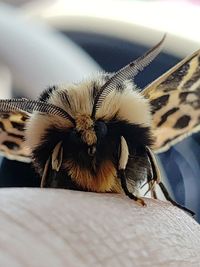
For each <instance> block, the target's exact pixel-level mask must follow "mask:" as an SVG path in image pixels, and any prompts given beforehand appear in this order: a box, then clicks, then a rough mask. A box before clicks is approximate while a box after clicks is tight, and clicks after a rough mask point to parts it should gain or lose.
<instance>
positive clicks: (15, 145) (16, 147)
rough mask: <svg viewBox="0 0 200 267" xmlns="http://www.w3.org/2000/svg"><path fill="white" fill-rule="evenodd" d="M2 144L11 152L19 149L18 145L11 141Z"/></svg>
mask: <svg viewBox="0 0 200 267" xmlns="http://www.w3.org/2000/svg"><path fill="white" fill-rule="evenodd" d="M2 144H3V145H4V146H6V147H7V148H9V149H11V150H18V149H19V145H18V144H16V143H14V142H11V141H4V142H3V143H2Z"/></svg>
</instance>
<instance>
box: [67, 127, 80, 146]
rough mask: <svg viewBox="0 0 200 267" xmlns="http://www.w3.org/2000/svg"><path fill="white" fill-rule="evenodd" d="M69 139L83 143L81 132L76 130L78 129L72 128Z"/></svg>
mask: <svg viewBox="0 0 200 267" xmlns="http://www.w3.org/2000/svg"><path fill="white" fill-rule="evenodd" d="M69 140H70V142H72V143H75V144H78V145H79V144H80V143H82V141H81V136H80V134H79V133H78V132H77V131H76V130H72V131H71V132H70V134H69Z"/></svg>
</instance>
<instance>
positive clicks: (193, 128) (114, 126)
mask: <svg viewBox="0 0 200 267" xmlns="http://www.w3.org/2000/svg"><path fill="white" fill-rule="evenodd" d="M164 38H165V37H164ZM164 38H163V39H162V40H161V41H160V42H159V43H158V44H157V45H156V46H155V47H153V48H152V49H150V50H149V51H147V53H146V54H144V55H143V56H141V57H140V58H138V59H136V60H135V61H133V62H131V63H129V64H128V65H126V66H125V67H123V68H122V69H120V70H119V71H117V72H116V73H114V74H109V73H102V74H98V75H97V76H96V77H95V78H94V79H91V80H88V81H84V82H82V83H80V84H70V85H66V86H53V87H50V88H48V89H47V90H45V91H43V92H42V94H41V95H40V97H39V99H38V100H28V99H7V100H0V114H1V115H0V129H1V132H0V150H1V153H2V154H3V155H4V156H6V157H8V158H10V159H15V160H22V161H26V162H28V161H32V163H33V165H34V167H35V169H36V171H37V172H38V173H39V174H40V176H41V187H54V188H68V189H76V190H85V191H94V192H118V193H120V192H124V193H125V194H126V195H127V196H128V197H130V198H131V199H134V200H135V201H137V202H139V203H141V204H142V205H145V202H144V200H143V199H142V198H140V197H138V196H137V189H138V187H140V186H141V184H142V183H145V182H147V183H148V185H149V190H150V191H151V193H152V196H153V197H154V198H156V197H157V196H156V190H155V184H156V183H157V184H158V185H159V186H160V188H161V190H162V192H163V193H164V195H165V197H166V199H167V200H169V201H170V202H171V203H172V204H174V205H176V206H178V207H180V208H182V209H184V210H186V211H188V212H190V213H191V214H193V212H191V211H190V210H188V209H187V208H185V207H182V206H180V205H179V204H178V203H176V202H175V201H174V200H173V199H172V198H171V197H170V196H169V194H168V192H167V190H166V188H165V186H164V184H163V183H162V181H161V177H160V173H159V168H158V165H157V163H156V160H155V156H154V153H159V152H160V151H164V150H167V149H168V148H169V147H170V146H171V145H173V144H174V143H176V142H178V141H180V140H182V139H183V138H185V137H186V136H188V135H190V134H192V133H193V132H197V131H198V130H199V129H200V124H199V122H200V90H199V88H200V51H197V52H196V53H194V54H193V55H192V56H190V57H188V58H186V59H184V60H183V61H182V62H180V63H179V64H178V65H177V66H175V67H174V68H172V69H171V70H170V71H169V72H167V73H166V74H164V75H163V76H161V77H160V78H159V79H158V80H156V81H155V82H153V83H152V84H150V85H149V86H147V88H145V89H144V90H143V91H141V92H140V91H139V90H137V88H136V85H135V84H134V83H133V82H132V80H133V79H134V77H135V76H136V75H137V74H138V72H140V71H142V70H143V69H144V68H145V67H146V66H147V65H149V63H151V61H152V60H153V59H154V58H155V57H156V56H157V55H158V54H159V52H160V51H161V48H162V45H163V41H164ZM24 129H25V130H24Z"/></svg>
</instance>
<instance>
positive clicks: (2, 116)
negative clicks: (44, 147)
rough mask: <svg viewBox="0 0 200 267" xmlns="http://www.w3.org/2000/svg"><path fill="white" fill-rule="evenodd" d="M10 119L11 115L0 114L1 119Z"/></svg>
mask: <svg viewBox="0 0 200 267" xmlns="http://www.w3.org/2000/svg"><path fill="white" fill-rule="evenodd" d="M9 117H10V114H7V113H2V114H0V118H1V119H8V118H9Z"/></svg>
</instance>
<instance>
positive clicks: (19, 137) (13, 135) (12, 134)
mask: <svg viewBox="0 0 200 267" xmlns="http://www.w3.org/2000/svg"><path fill="white" fill-rule="evenodd" d="M8 136H12V137H14V138H17V139H21V140H23V141H25V137H24V135H20V134H14V133H8Z"/></svg>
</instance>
